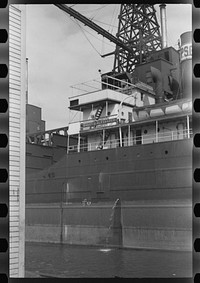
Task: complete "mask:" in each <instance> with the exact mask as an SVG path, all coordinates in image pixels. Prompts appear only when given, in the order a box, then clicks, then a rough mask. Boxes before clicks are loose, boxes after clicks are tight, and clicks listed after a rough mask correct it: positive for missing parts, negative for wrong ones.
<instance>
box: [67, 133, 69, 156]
mask: <svg viewBox="0 0 200 283" xmlns="http://www.w3.org/2000/svg"><path fill="white" fill-rule="evenodd" d="M68 153H69V134H68V136H67V154H68Z"/></svg>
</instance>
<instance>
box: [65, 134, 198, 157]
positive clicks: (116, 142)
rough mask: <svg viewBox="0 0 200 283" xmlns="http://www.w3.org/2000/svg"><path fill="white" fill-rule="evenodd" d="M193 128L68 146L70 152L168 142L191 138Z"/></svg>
mask: <svg viewBox="0 0 200 283" xmlns="http://www.w3.org/2000/svg"><path fill="white" fill-rule="evenodd" d="M192 135H193V134H192V129H189V130H187V129H186V130H176V131H168V132H164V133H158V134H157V135H156V134H154V133H152V134H149V135H145V134H144V135H141V136H134V137H129V138H127V137H126V138H122V140H121V142H120V139H112V140H107V141H106V142H103V141H100V142H91V143H85V144H80V146H78V145H71V146H69V147H68V152H82V151H94V150H101V149H110V148H116V147H120V146H122V147H127V146H134V145H140V144H150V143H159V142H166V141H174V140H183V139H189V138H191V137H192Z"/></svg>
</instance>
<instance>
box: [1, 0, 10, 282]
mask: <svg viewBox="0 0 200 283" xmlns="http://www.w3.org/2000/svg"><path fill="white" fill-rule="evenodd" d="M7 2H8V1H1V3H0V19H1V21H0V55H1V56H0V262H1V263H0V280H1V281H2V282H7V281H8V276H9V274H8V273H9V266H8V265H9V251H8V242H9V221H8V205H9V203H8V202H9V181H8V171H9V149H8V133H9V122H8V120H9V114H8V87H9V78H8V62H9V53H8V26H9V25H8V5H7V4H8V3H7Z"/></svg>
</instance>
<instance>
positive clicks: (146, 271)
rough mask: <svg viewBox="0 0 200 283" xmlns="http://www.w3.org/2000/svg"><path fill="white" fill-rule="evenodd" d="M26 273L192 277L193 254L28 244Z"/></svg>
mask: <svg viewBox="0 0 200 283" xmlns="http://www.w3.org/2000/svg"><path fill="white" fill-rule="evenodd" d="M25 266H26V270H28V271H31V272H36V273H38V274H49V275H52V276H55V277H65V278H70V277H76V278H82V277H100V278H102V277H104V278H106V277H109V278H111V277H115V276H118V277H129V278H134V277H154V278H156V277H173V278H176V277H192V253H191V252H174V251H169V252H168V251H167V252H166V251H147V250H122V249H107V248H102V249H101V248H96V247H85V246H69V245H61V244H39V243H27V244H26V259H25Z"/></svg>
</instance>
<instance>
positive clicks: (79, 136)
mask: <svg viewBox="0 0 200 283" xmlns="http://www.w3.org/2000/svg"><path fill="white" fill-rule="evenodd" d="M80 145H81V135H80V133H79V134H78V150H77V151H78V152H80Z"/></svg>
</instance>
